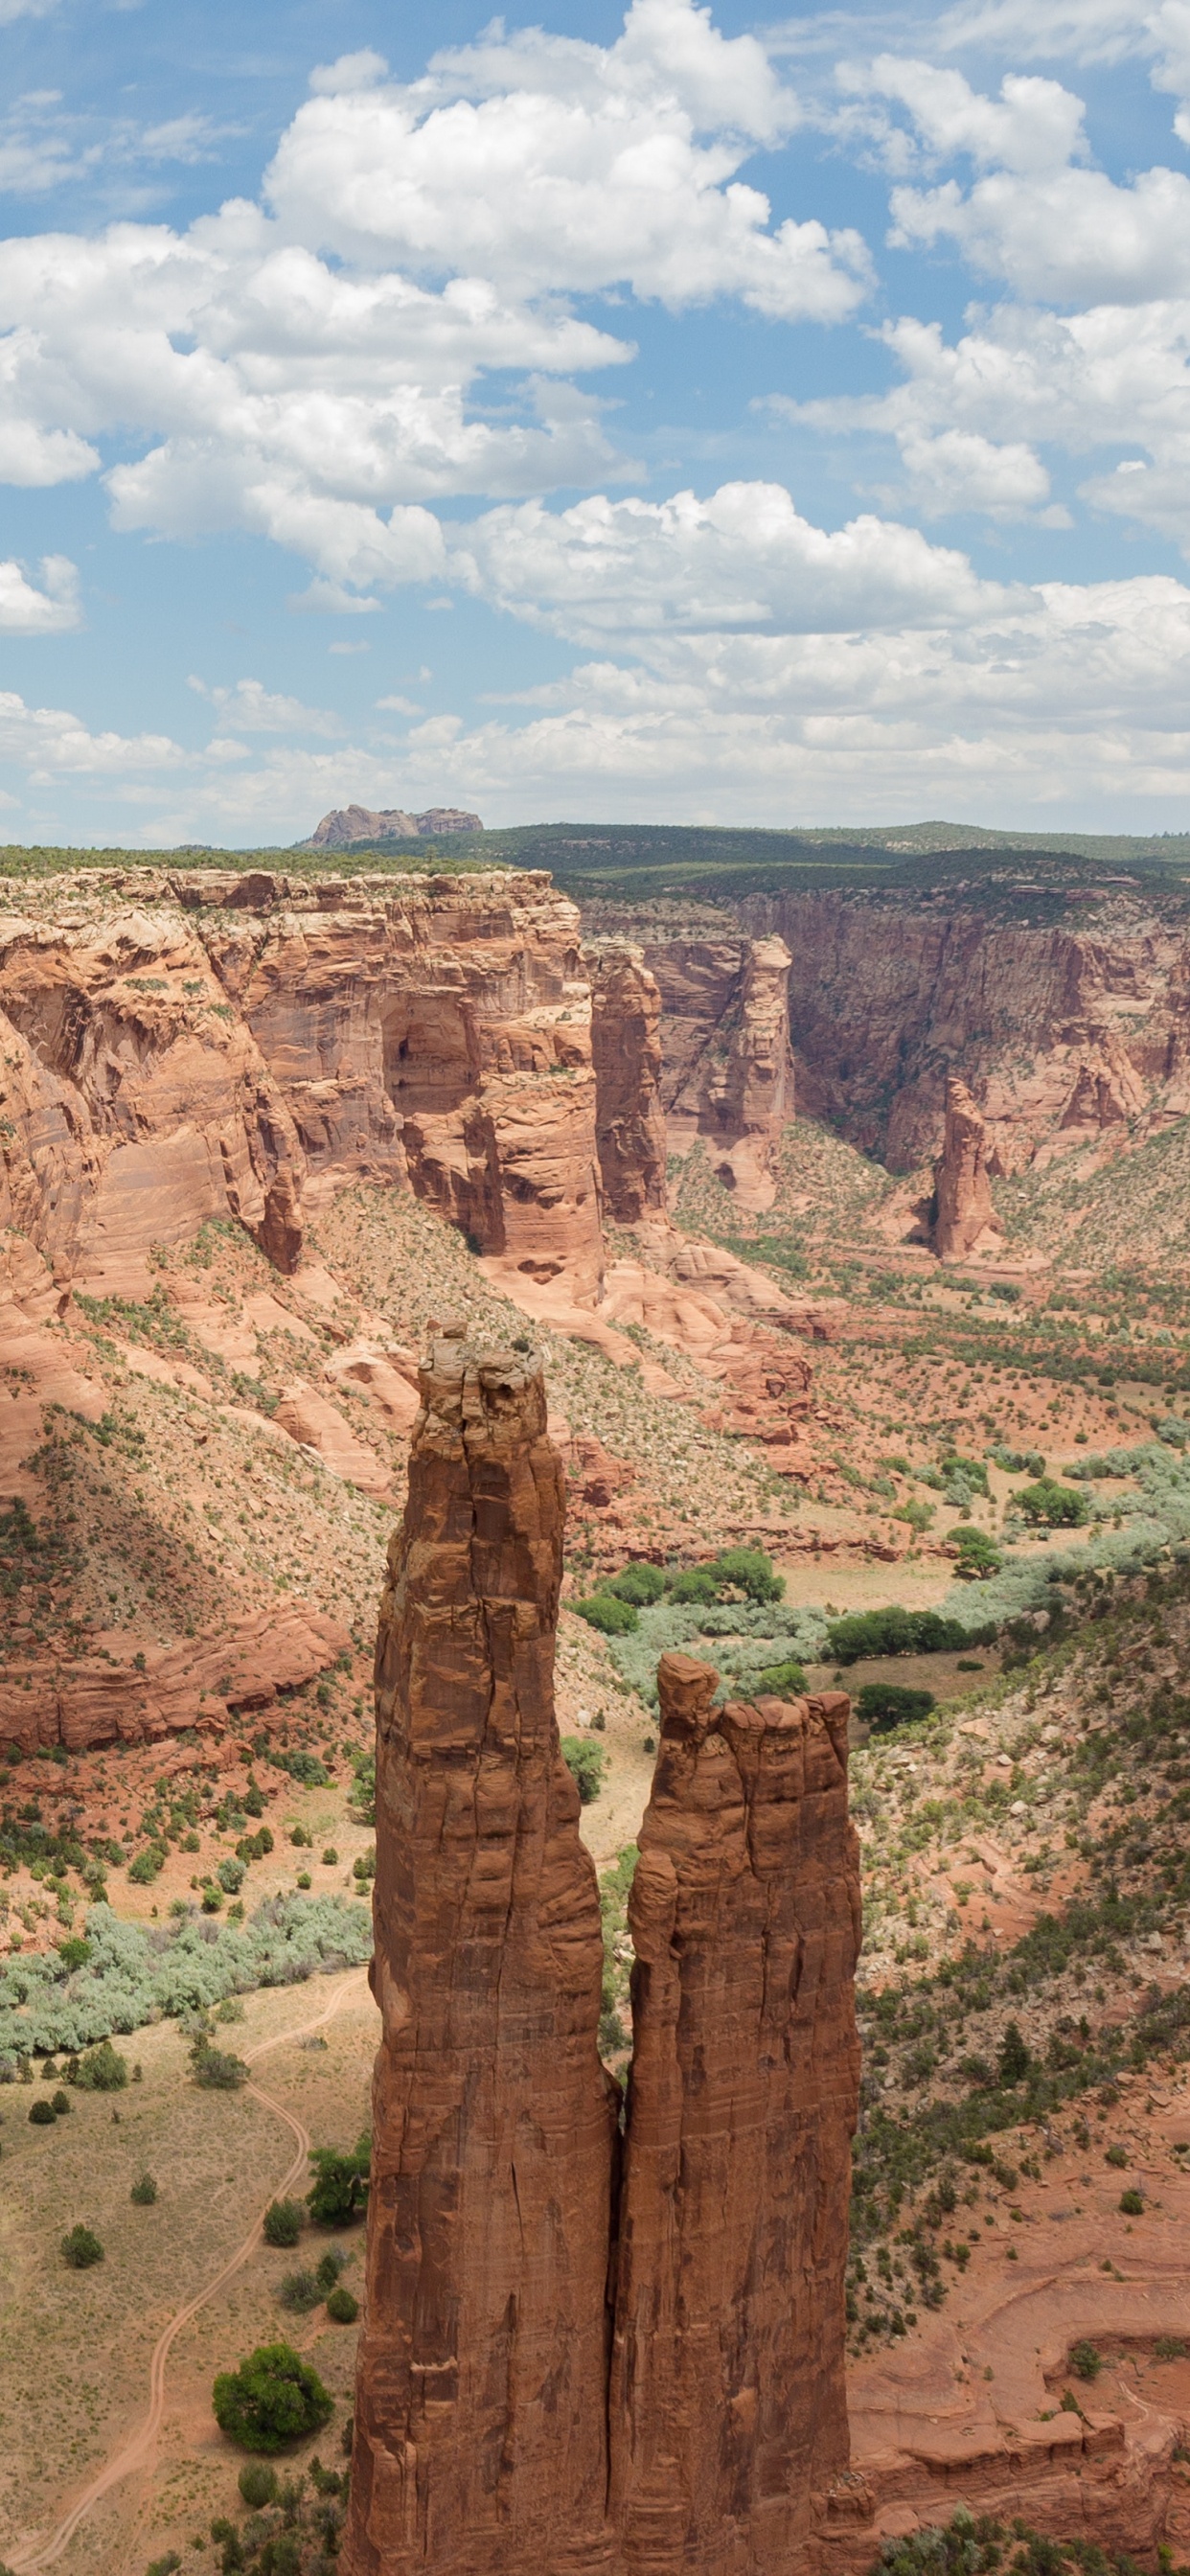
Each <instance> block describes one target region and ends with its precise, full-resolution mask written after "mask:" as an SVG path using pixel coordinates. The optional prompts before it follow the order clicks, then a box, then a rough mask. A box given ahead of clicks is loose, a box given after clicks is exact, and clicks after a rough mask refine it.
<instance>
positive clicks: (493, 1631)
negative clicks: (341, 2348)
mask: <svg viewBox="0 0 1190 2576" xmlns="http://www.w3.org/2000/svg"><path fill="white" fill-rule="evenodd" d="M421 1393H422V1405H423V1410H422V1412H421V1414H420V1415H419V1418H418V1424H417V1428H416V1431H415V1436H414V1443H413V1452H412V1458H411V1463H410V1490H409V1504H408V1509H407V1512H406V1516H405V1521H404V1524H403V1527H402V1529H401V1530H400V1531H399V1532H398V1534H397V1536H396V1538H395V1539H394V1541H393V1545H392V1548H391V1550H390V1555H389V1579H388V1585H387V1588H386V1591H385V1594H384V1600H383V1604H382V1608H381V1618H380V1634H379V1641H378V1646H377V1716H378V1728H379V1738H378V1759H377V1879H376V1896H375V1904H376V1961H375V1972H374V1975H375V1986H376V1996H377V2001H378V2003H379V2005H380V2009H381V2014H382V2017H383V2036H382V2040H381V2046H380V2052H379V2056H378V2059H377V2066H376V2077H375V2087H374V2112H373V2153H372V2175H373V2181H372V2191H371V2206H370V2212H369V2237H368V2314H367V2325H366V2329H365V2333H364V2336H363V2339H362V2343H361V2347H360V2360H359V2375H358V2395H357V2411H356V2434H355V2448H354V2453H353V2459H352V2498H351V2520H350V2526H349V2533H348V2539H347V2545H346V2550H345V2554H344V2559H343V2562H342V2563H343V2565H344V2568H345V2570H348V2571H350V2576H381V2571H383V2576H406V2571H407V2570H408V2571H412V2570H414V2569H418V2570H440V2571H442V2576H446V2571H448V2570H449V2571H450V2576H525V2571H526V2570H528V2569H533V2570H538V2569H540V2570H542V2571H544V2576H552V2571H557V2576H562V2571H574V2576H578V2571H579V2570H582V2571H584V2576H585V2571H588V2570H590V2571H595V2570H597V2569H602V2567H603V2566H604V2564H605V2561H606V2539H607V2536H606V2529H605V2501H606V2486H607V2415H606V2391H607V2338H608V2311H607V2271H608V2251H609V2242H610V2202H611V2184H612V2157H613V2147H614V2141H615V2134H616V2103H617V2096H616V2091H615V2087H614V2086H613V2085H612V2084H611V2081H610V2078H608V2077H607V2075H606V2074H605V2072H604V2069H603V2067H602V2066H601V2064H600V2060H599V2054H598V2046H597V2033H598V2021H599V2009H600V1994H601V1981H602V1964H603V1952H602V1942H601V1935H600V1920H599V1901H598V1895H597V1891H596V1885H595V1873H594V1870H593V1867H592V1864H591V1861H590V1859H589V1857H588V1855H587V1853H586V1851H585V1850H584V1848H583V1845H582V1843H581V1842H580V1840H579V1833H578V1812H579V1809H578V1796H577V1792H576V1790H575V1787H574V1783H573V1781H572V1780H571V1777H570V1774H569V1772H568V1771H567V1769H566V1766H565V1764H564V1763H563V1761H562V1758H561V1754H560V1752H559V1750H558V1732H557V1727H556V1724H555V1720H554V1705H553V1657H554V1631H555V1625H556V1620H557V1612H558V1591H559V1583H560V1578H561V1564H562V1512H563V1501H562V1478H561V1467H560V1462H559V1460H558V1457H557V1454H556V1452H555V1450H554V1449H553V1447H552V1445H551V1443H550V1442H549V1440H548V1438H547V1436H546V1407H545V1394H544V1389H543V1385H542V1378H541V1370H540V1365H539V1363H537V1362H535V1361H533V1360H527V1359H522V1358H521V1357H519V1356H518V1355H517V1354H515V1353H508V1354H505V1355H503V1356H500V1355H493V1354H488V1355H486V1356H485V1355H483V1354H477V1353H475V1352H472V1351H469V1350H468V1349H467V1348H465V1346H464V1345H463V1344H462V1343H461V1341H451V1340H443V1341H440V1342H438V1343H437V1344H436V1345H435V1347H434V1351H433V1355H432V1358H431V1360H430V1362H429V1364H428V1366H427V1367H426V1369H425V1370H424V1371H423V1373H422V1379H421Z"/></svg>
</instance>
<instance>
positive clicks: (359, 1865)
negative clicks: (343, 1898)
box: [351, 1851, 376, 1885]
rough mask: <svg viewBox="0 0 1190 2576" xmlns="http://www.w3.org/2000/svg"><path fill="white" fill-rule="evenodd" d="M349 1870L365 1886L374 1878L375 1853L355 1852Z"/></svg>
mask: <svg viewBox="0 0 1190 2576" xmlns="http://www.w3.org/2000/svg"><path fill="white" fill-rule="evenodd" d="M351 1868H352V1874H353V1876H354V1877H355V1878H358V1879H360V1880H361V1881H362V1882H363V1883H364V1884H365V1885H366V1884H367V1881H368V1880H369V1879H371V1878H375V1876H376V1854H375V1852H374V1851H366V1852H357V1853H356V1855H355V1859H354V1860H353V1861H352V1864H351Z"/></svg>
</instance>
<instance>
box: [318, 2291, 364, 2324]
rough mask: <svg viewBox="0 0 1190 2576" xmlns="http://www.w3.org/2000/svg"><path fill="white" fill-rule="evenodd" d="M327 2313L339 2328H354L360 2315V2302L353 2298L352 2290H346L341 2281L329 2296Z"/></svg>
mask: <svg viewBox="0 0 1190 2576" xmlns="http://www.w3.org/2000/svg"><path fill="white" fill-rule="evenodd" d="M326 2312H327V2315H328V2317H333V2318H334V2321H335V2324H336V2325H337V2326H353V2325H354V2324H355V2320H356V2318H357V2317H358V2315H359V2300H358V2299H356V2298H353V2296H352V2293H351V2291H350V2290H345V2289H344V2287H343V2284H342V2282H341V2281H337V2282H336V2284H335V2287H334V2289H333V2290H332V2291H331V2292H330V2293H329V2295H328V2298H327V2303H326Z"/></svg>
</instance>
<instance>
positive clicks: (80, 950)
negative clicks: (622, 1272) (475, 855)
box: [0, 869, 602, 1298]
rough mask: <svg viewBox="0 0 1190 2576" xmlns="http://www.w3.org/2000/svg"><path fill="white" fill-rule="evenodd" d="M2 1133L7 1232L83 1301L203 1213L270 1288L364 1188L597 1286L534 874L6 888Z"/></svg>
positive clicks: (557, 988) (545, 902)
mask: <svg viewBox="0 0 1190 2576" xmlns="http://www.w3.org/2000/svg"><path fill="white" fill-rule="evenodd" d="M0 1118H2V1119H3V1120H4V1121H5V1129H4V1133H5V1136H6V1143H5V1149H4V1153H3V1155H2V1156H0V1226H4V1225H7V1226H10V1227H12V1228H13V1230H14V1231H15V1232H16V1233H19V1234H22V1235H24V1236H26V1237H27V1238H28V1239H29V1240H30V1241H31V1242H32V1243H34V1244H35V1245H36V1247H37V1249H38V1250H39V1251H40V1252H41V1253H42V1254H43V1255H44V1256H45V1257H46V1259H47V1260H49V1261H50V1262H51V1263H52V1264H53V1265H54V1266H55V1271H56V1275H58V1276H59V1277H60V1278H61V1279H64V1280H65V1279H70V1278H73V1279H75V1280H76V1281H78V1282H79V1283H80V1284H82V1285H84V1286H87V1287H91V1288H93V1289H95V1290H96V1291H100V1292H115V1293H119V1294H124V1295H133V1296H135V1295H145V1294H147V1293H148V1288H149V1284H150V1283H149V1272H148V1268H147V1262H148V1255H149V1252H150V1250H151V1247H152V1246H153V1245H154V1244H166V1245H168V1244H173V1243H179V1242H184V1241H186V1240H188V1239H189V1237H191V1236H192V1235H193V1234H194V1233H195V1231H196V1230H197V1228H198V1227H199V1226H200V1225H201V1224H202V1223H203V1222H204V1221H205V1220H207V1219H210V1218H220V1217H237V1218H239V1219H240V1221H241V1222H242V1223H243V1224H244V1225H245V1226H246V1228H247V1229H248V1231H249V1232H250V1233H251V1234H253V1235H254V1236H255V1238H256V1240H257V1242H258V1243H259V1244H260V1245H261V1247H262V1249H263V1250H264V1251H265V1252H267V1254H268V1255H269V1258H270V1259H271V1260H272V1261H273V1262H274V1264H275V1265H276V1267H277V1268H278V1269H280V1270H282V1271H285V1272H291V1271H292V1270H294V1269H295V1268H296V1266H297V1263H298V1261H299V1259H300V1257H301V1250H302V1241H303V1229H304V1222H305V1216H306V1212H307V1211H308V1210H309V1209H310V1208H311V1207H313V1206H317V1205H319V1204H320V1203H323V1202H325V1200H326V1198H327V1197H328V1196H330V1195H331V1194H332V1193H333V1192H334V1191H335V1190H336V1189H338V1188H341V1187H343V1186H346V1185H347V1184H349V1183H350V1182H352V1181H355V1180H360V1179H365V1180H373V1181H386V1182H391V1183H395V1184H396V1185H397V1186H401V1187H405V1186H407V1187H411V1188H412V1189H413V1190H414V1192H415V1193H416V1195H417V1196H418V1197H419V1198H424V1199H427V1200H428V1201H429V1202H430V1204H431V1205H432V1206H434V1207H436V1208H437V1209H438V1210H439V1211H440V1213H441V1214H442V1215H444V1216H446V1217H448V1218H450V1219H451V1220H452V1221H453V1222H454V1223H455V1224H456V1225H458V1226H459V1227H460V1228H462V1229H463V1230H465V1231H466V1232H467V1233H468V1234H469V1235H470V1236H471V1237H472V1239H473V1240H474V1242H475V1244H476V1245H477V1247H478V1248H479V1249H480V1250H482V1251H483V1252H485V1253H488V1254H491V1255H493V1256H494V1257H496V1258H497V1259H498V1260H499V1261H500V1262H501V1263H502V1264H504V1265H506V1266H507V1268H508V1270H509V1271H510V1272H511V1273H512V1274H513V1276H514V1277H515V1276H516V1274H518V1273H523V1274H524V1275H525V1276H527V1277H529V1278H532V1279H537V1280H550V1279H554V1278H557V1277H563V1278H564V1279H565V1281H566V1283H567V1285H568V1287H569V1290H570V1293H571V1294H572V1295H573V1296H576V1297H579V1298H590V1297H593V1296H594V1295H596V1294H597V1293H598V1289H599V1283H600V1279H601V1276H602V1235H601V1231H600V1216H599V1172H598V1157H597V1152H596V1141H595V1124H596V1114H595V1074H594V1069H593V1065H592V1059H591V1006H590V992H589V987H588V984H587V981H586V979H585V977H584V974H583V971H582V966H581V962H580V956H579V944H578V916H577V913H576V911H575V908H574V906H573V904H571V903H570V901H569V900H568V898H567V897H566V896H565V895H561V894H559V893H558V892H557V891H556V890H555V888H554V887H553V886H552V885H551V884H550V882H549V879H548V878H546V877H543V876H540V875H530V874H523V873H520V874H518V873H515V872H512V871H503V872H498V873H492V874H488V873H486V872H485V873H480V874H476V875H473V876H464V877H448V876H441V877H429V878H427V877H383V878H381V877H376V876H373V877H356V878H334V879H328V880H327V881H325V882H319V881H318V880H317V879H314V880H309V879H301V878H294V879H287V878H286V877H285V876H284V875H283V874H277V875H273V874H271V873H269V872H268V871H263V870H254V871H252V872H251V873H250V874H248V875H243V874H238V873H232V872H229V871H221V870H204V871H202V872H197V871H196V872H195V873H194V874H186V873H181V874H173V873H166V872H164V871H160V870H150V869H143V870H142V869H130V870H128V871H124V872H121V873H119V874H118V875H117V874H112V875H106V876H105V875H102V874H99V873H98V872H96V873H95V874H90V873H88V874H85V875H79V876H77V877H61V878H56V879H53V880H51V881H50V883H49V884H48V886H44V887H41V886H39V887H36V888H32V887H29V886H27V885H24V884H21V885H18V884H16V883H15V882H14V883H9V884H3V883H0Z"/></svg>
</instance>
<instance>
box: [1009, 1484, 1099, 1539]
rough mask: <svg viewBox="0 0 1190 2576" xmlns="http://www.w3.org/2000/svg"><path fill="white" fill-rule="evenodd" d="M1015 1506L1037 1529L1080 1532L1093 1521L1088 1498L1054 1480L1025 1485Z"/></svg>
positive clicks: (1073, 1487) (1072, 1486)
mask: <svg viewBox="0 0 1190 2576" xmlns="http://www.w3.org/2000/svg"><path fill="white" fill-rule="evenodd" d="M1016 1506H1017V1509H1018V1511H1021V1512H1023V1513H1024V1515H1025V1519H1026V1520H1027V1521H1032V1523H1033V1524H1034V1526H1035V1528H1038V1529H1042V1528H1044V1529H1078V1528H1081V1526H1082V1524H1083V1522H1084V1521H1088V1520H1089V1519H1090V1517H1091V1509H1090V1505H1089V1503H1088V1501H1087V1498H1086V1495H1085V1494H1080V1493H1079V1491H1078V1489H1077V1487H1076V1486H1074V1485H1060V1484H1059V1483H1058V1482H1057V1479H1056V1478H1055V1477H1053V1476H1040V1477H1038V1479H1037V1482H1036V1484H1033V1485H1022V1487H1021V1490H1020V1492H1019V1494H1018V1495H1017V1496H1016Z"/></svg>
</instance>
